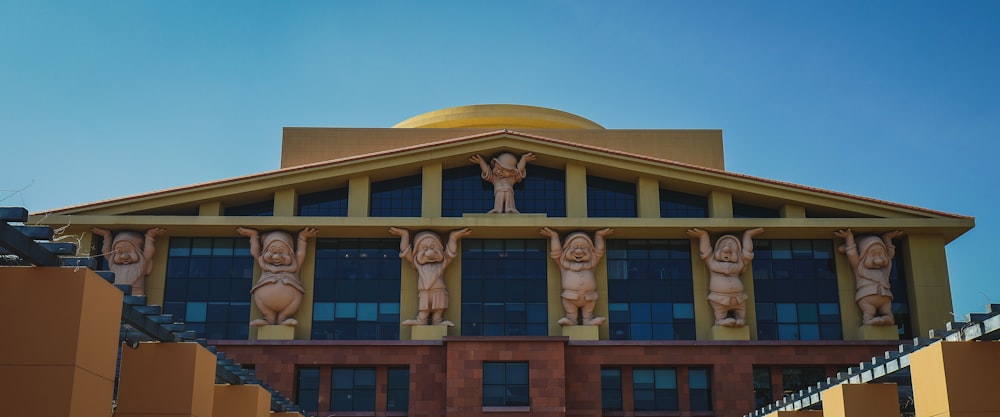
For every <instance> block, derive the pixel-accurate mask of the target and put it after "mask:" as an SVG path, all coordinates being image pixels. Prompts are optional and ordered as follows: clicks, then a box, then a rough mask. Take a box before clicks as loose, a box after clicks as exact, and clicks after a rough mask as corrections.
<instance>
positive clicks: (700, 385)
mask: <svg viewBox="0 0 1000 417" xmlns="http://www.w3.org/2000/svg"><path fill="white" fill-rule="evenodd" d="M688 391H689V394H690V396H691V411H712V375H711V373H710V372H709V370H708V368H689V369H688Z"/></svg>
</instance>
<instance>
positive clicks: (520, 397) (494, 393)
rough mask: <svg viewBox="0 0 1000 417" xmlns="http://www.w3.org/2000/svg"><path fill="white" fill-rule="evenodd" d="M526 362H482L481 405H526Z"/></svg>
mask: <svg viewBox="0 0 1000 417" xmlns="http://www.w3.org/2000/svg"><path fill="white" fill-rule="evenodd" d="M527 405H528V363H527V362H483V406H484V407H490V406H500V407H503V406H507V407H512V406H527Z"/></svg>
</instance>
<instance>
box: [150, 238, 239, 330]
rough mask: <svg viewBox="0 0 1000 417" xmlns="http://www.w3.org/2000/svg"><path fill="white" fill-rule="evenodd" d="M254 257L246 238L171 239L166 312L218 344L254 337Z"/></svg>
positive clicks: (168, 258)
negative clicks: (251, 297) (252, 289)
mask: <svg viewBox="0 0 1000 417" xmlns="http://www.w3.org/2000/svg"><path fill="white" fill-rule="evenodd" d="M253 268H254V259H253V257H252V256H251V255H250V240H249V239H247V238H186V237H172V238H170V243H169V249H168V250H167V272H166V284H165V288H164V290H163V313H164V314H171V315H173V317H174V319H175V320H176V321H180V322H185V324H186V328H187V330H194V331H196V332H197V333H198V335H199V336H200V337H204V338H206V339H216V340H241V339H242V340H246V339H247V338H248V336H249V328H250V327H249V324H248V323H249V322H250V288H251V287H253Z"/></svg>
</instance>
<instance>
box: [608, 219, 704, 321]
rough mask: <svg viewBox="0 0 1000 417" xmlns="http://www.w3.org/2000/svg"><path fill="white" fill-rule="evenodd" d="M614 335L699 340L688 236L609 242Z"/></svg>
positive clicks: (610, 309) (609, 300)
mask: <svg viewBox="0 0 1000 417" xmlns="http://www.w3.org/2000/svg"><path fill="white" fill-rule="evenodd" d="M605 256H606V260H607V265H608V310H609V317H608V323H609V324H608V326H609V330H610V337H611V339H612V340H694V339H695V325H694V288H693V284H692V281H691V241H690V240H689V239H672V240H666V239H658V240H647V239H630V240H623V239H610V240H608V241H607V254H606V255H605Z"/></svg>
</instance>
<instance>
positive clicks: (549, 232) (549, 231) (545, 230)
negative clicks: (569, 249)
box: [538, 227, 559, 237]
mask: <svg viewBox="0 0 1000 417" xmlns="http://www.w3.org/2000/svg"><path fill="white" fill-rule="evenodd" d="M538 233H540V234H542V235H543V236H548V237H556V236H559V233H557V232H556V231H555V230H552V229H549V228H548V227H543V228H541V230H539V231H538Z"/></svg>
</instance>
